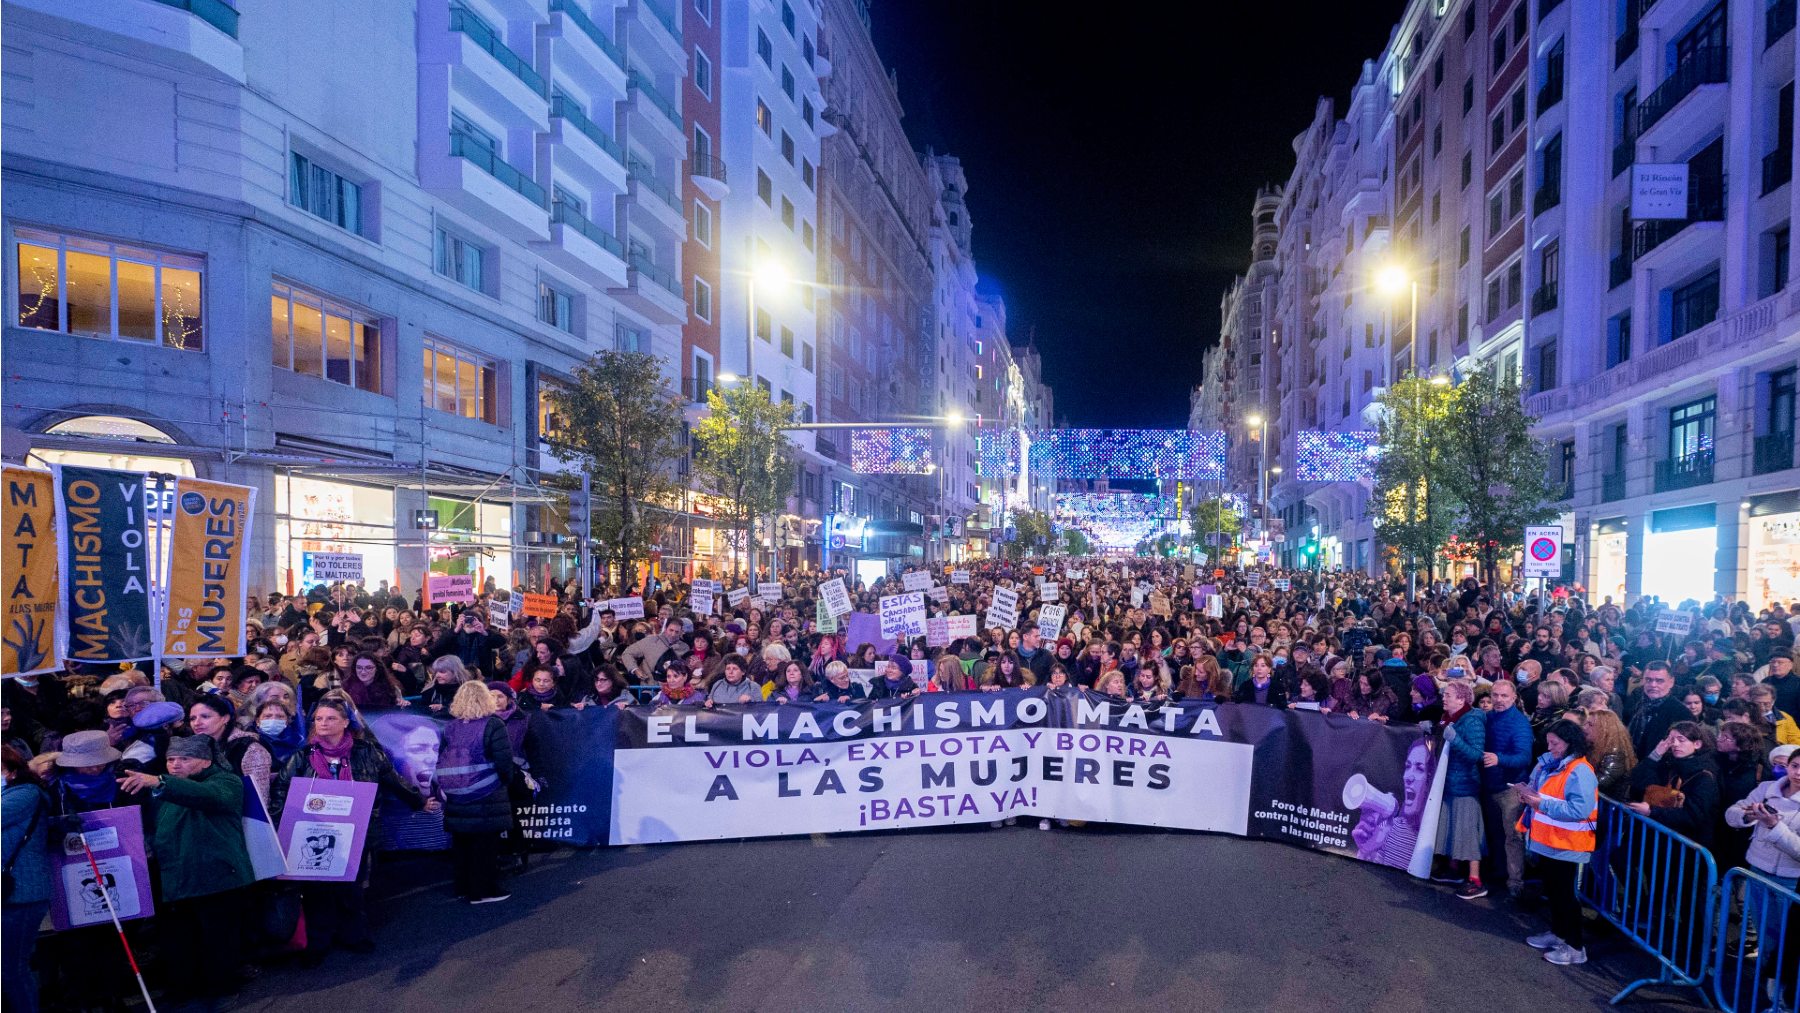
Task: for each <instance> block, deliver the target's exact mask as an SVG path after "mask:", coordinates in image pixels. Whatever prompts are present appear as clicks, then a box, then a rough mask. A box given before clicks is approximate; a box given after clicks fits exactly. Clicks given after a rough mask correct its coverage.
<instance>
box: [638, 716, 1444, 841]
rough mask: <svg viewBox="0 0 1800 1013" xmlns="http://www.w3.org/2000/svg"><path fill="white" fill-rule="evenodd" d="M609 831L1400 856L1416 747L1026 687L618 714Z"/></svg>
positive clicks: (1423, 770) (670, 837) (1294, 723)
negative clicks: (1097, 825) (1039, 831)
mask: <svg viewBox="0 0 1800 1013" xmlns="http://www.w3.org/2000/svg"><path fill="white" fill-rule="evenodd" d="M618 722H619V725H618V727H619V740H618V743H617V748H616V750H615V751H614V753H613V756H612V764H613V771H614V774H613V793H612V806H611V814H610V819H611V829H610V835H609V838H610V840H611V843H613V844H650V843H662V842H668V841H685V840H709V839H719V838H734V837H758V836H774V835H788V834H800V833H833V832H845V831H857V830H874V829H897V828H904V827H922V826H941V825H946V824H955V823H970V822H983V821H990V820H995V819H1001V818H1005V817H1009V816H1033V817H1057V818H1061V819H1078V820H1094V821H1102V822H1110V823H1134V824H1140V825H1145V826H1162V827H1180V828H1186V829H1193V830H1208V831H1216V832H1223V833H1232V834H1238V835H1243V836H1249V837H1258V838H1267V839H1273V840H1280V841H1285V842H1287V843H1290V844H1299V845H1302V846H1305V847H1310V848H1314V849H1319V850H1325V851H1332V852H1335V853H1338V854H1344V855H1349V856H1353V857H1357V858H1360V859H1363V860H1365V861H1374V862H1379V863H1381V864H1386V865H1392V866H1395V867H1398V868H1407V867H1408V866H1412V865H1414V862H1415V858H1416V857H1417V853H1418V852H1419V851H1420V849H1424V850H1425V851H1426V852H1427V853H1428V852H1429V848H1430V843H1431V842H1430V841H1429V840H1428V838H1429V836H1430V835H1429V833H1426V832H1423V830H1422V828H1435V826H1436V817H1437V812H1436V807H1437V799H1436V797H1435V794H1434V793H1433V791H1432V790H1431V789H1432V752H1431V744H1430V740H1429V739H1428V738H1427V736H1426V734H1425V733H1424V732H1423V731H1422V730H1421V729H1419V728H1417V727H1414V726H1402V727H1388V726H1385V725H1380V724H1376V723H1372V722H1359V721H1354V720H1352V719H1349V718H1344V717H1338V716H1333V715H1325V714H1318V713H1311V712H1296V711H1281V710H1273V709H1270V708H1265V707H1256V706H1250V705H1236V704H1223V705H1203V704H1193V705H1185V706H1184V705H1180V704H1171V705H1167V706H1163V707H1152V708H1145V707H1142V706H1140V705H1136V704H1126V703H1120V702H1115V701H1111V700H1108V699H1106V698H1103V697H1099V696H1095V695H1093V694H1088V693H1084V692H1080V691H1059V692H1057V693H1054V694H1052V693H1050V692H1049V691H1047V690H1045V689H1043V688H1036V689H1028V690H1006V691H1003V692H1000V693H991V694H974V693H947V694H941V695H939V694H934V695H931V696H927V697H919V698H913V699H909V700H905V701H897V702H888V701H882V702H876V703H867V704H859V705H853V706H836V705H815V706H805V707H783V708H774V709H770V708H739V707H730V706H727V707H720V708H716V709H712V710H707V711H691V710H685V709H684V710H681V711H678V710H677V709H675V708H664V709H662V710H660V711H648V710H644V709H632V710H628V711H624V712H622V713H620V715H619V718H618Z"/></svg>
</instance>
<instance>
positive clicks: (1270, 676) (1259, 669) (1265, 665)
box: [1232, 654, 1287, 708]
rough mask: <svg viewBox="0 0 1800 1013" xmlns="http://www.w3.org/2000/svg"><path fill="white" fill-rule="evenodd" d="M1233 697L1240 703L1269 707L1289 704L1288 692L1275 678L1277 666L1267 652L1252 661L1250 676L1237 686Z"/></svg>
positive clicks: (1282, 706)
mask: <svg viewBox="0 0 1800 1013" xmlns="http://www.w3.org/2000/svg"><path fill="white" fill-rule="evenodd" d="M1232 699H1233V700H1235V701H1236V702H1238V703H1257V704H1264V705H1266V706H1269V707H1276V708H1284V707H1286V706H1287V692H1286V691H1285V690H1284V689H1282V687H1281V683H1280V682H1279V681H1277V680H1276V678H1275V666H1274V664H1273V663H1272V662H1271V661H1270V660H1269V656H1268V655H1266V654H1258V655H1257V656H1256V657H1255V658H1252V659H1251V661H1250V678H1248V679H1246V680H1244V684H1243V685H1241V686H1239V687H1238V688H1237V692H1236V693H1234V694H1233V695H1232Z"/></svg>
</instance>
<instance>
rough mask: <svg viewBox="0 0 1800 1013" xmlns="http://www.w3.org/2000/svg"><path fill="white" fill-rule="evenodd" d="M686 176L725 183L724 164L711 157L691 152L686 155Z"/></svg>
mask: <svg viewBox="0 0 1800 1013" xmlns="http://www.w3.org/2000/svg"><path fill="white" fill-rule="evenodd" d="M688 174H689V175H691V176H703V177H705V178H707V179H716V180H718V181H719V182H721V183H723V182H725V163H724V162H721V161H719V160H718V159H717V158H714V157H713V156H711V155H706V154H701V153H700V152H692V153H690V154H689V155H688Z"/></svg>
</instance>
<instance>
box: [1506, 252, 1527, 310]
mask: <svg viewBox="0 0 1800 1013" xmlns="http://www.w3.org/2000/svg"><path fill="white" fill-rule="evenodd" d="M1524 299H1525V263H1524V261H1520V260H1515V261H1513V262H1512V266H1511V267H1508V268H1507V269H1506V308H1507V309H1512V308H1513V307H1514V306H1517V305H1519V303H1520V302H1522V301H1524Z"/></svg>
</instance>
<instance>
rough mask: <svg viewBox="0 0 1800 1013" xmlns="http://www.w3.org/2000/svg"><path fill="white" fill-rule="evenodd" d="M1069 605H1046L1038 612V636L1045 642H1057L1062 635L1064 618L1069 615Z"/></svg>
mask: <svg viewBox="0 0 1800 1013" xmlns="http://www.w3.org/2000/svg"><path fill="white" fill-rule="evenodd" d="M1068 611H1069V607H1068V606H1067V605H1045V606H1044V607H1043V608H1041V609H1039V610H1038V635H1039V636H1041V637H1043V638H1044V639H1045V640H1055V639H1056V638H1057V637H1059V636H1061V635H1062V625H1063V617H1064V616H1065V615H1067V614H1068Z"/></svg>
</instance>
